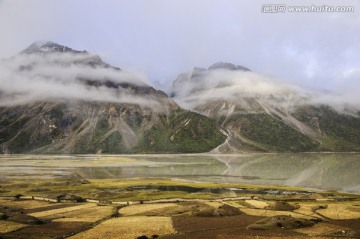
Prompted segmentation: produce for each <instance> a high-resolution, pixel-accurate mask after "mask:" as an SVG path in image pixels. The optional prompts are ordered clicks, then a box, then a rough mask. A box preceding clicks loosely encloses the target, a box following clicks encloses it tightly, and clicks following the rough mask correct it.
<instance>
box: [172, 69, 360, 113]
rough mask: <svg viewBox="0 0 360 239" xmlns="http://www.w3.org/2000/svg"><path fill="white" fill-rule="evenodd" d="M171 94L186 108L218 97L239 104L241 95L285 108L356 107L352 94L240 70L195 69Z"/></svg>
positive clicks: (176, 83) (186, 74) (356, 101)
mask: <svg viewBox="0 0 360 239" xmlns="http://www.w3.org/2000/svg"><path fill="white" fill-rule="evenodd" d="M172 94H173V95H174V96H175V97H174V99H175V100H176V101H177V102H179V103H180V104H181V105H182V106H183V107H185V108H188V109H196V108H197V107H199V106H201V105H203V104H206V103H208V102H214V101H218V100H220V101H226V102H230V103H234V104H238V105H241V102H243V101H242V100H243V99H249V98H252V99H256V100H257V101H258V102H259V103H261V104H265V105H268V106H272V107H279V108H282V109H285V110H292V109H293V108H294V107H296V106H300V105H304V104H312V105H322V104H326V105H331V106H332V107H334V108H335V109H337V110H338V111H343V110H344V109H347V110H350V109H351V110H353V109H356V110H360V102H359V100H358V97H357V95H356V94H338V93H337V94H335V93H332V92H319V91H311V90H308V89H304V88H302V87H299V86H296V85H293V84H290V83H288V82H284V81H282V80H280V79H278V78H275V77H272V76H267V75H263V74H259V73H256V72H252V71H241V70H236V71H234V70H226V69H216V70H197V69H195V70H194V71H192V72H189V73H185V74H182V75H180V76H179V77H178V79H177V81H176V82H175V83H174V85H173V92H172Z"/></svg>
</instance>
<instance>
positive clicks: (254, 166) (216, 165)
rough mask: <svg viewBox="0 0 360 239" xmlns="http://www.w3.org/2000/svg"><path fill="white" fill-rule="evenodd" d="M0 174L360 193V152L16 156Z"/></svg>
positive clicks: (2, 161)
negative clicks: (176, 180) (146, 179)
mask: <svg viewBox="0 0 360 239" xmlns="http://www.w3.org/2000/svg"><path fill="white" fill-rule="evenodd" d="M0 175H1V176H0V179H2V180H15V179H36V178H57V177H82V178H90V179H91V178H128V177H171V178H180V179H187V180H196V181H207V182H221V183H246V184H258V185H287V186H298V187H306V188H316V189H326V190H337V191H344V192H351V193H357V194H360V154H350V153H349V154H345V153H343V154H336V153H331V154H315V153H313V154H252V155H126V156H124V155H120V156H114V155H111V156H99V155H86V156H81V155H80V156H78V155H76V156H75V155H70V156H64V155H60V156H58V155H51V156H48V155H12V156H1V157H0Z"/></svg>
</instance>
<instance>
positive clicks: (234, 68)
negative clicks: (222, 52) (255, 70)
mask: <svg viewBox="0 0 360 239" xmlns="http://www.w3.org/2000/svg"><path fill="white" fill-rule="evenodd" d="M218 69H223V70H232V71H237V70H241V71H251V70H250V69H249V68H246V67H244V66H240V65H238V66H236V65H234V64H232V63H228V62H217V63H215V64H213V65H212V66H210V67H209V70H218Z"/></svg>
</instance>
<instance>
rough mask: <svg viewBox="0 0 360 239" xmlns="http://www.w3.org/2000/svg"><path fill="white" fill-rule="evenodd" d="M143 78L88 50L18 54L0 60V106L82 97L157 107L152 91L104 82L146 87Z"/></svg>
mask: <svg viewBox="0 0 360 239" xmlns="http://www.w3.org/2000/svg"><path fill="white" fill-rule="evenodd" d="M91 62H92V63H94V62H95V66H94V64H90V63H91ZM98 63H99V65H96V64H98ZM146 81H147V79H146V77H145V76H144V75H142V74H140V73H137V72H133V71H130V72H129V71H122V70H119V69H116V68H112V67H110V66H108V65H106V64H104V63H103V62H102V61H101V59H100V58H99V57H98V56H96V55H91V54H88V53H80V54H79V53H78V54H73V53H55V54H54V53H52V54H18V55H16V56H14V57H12V58H10V59H6V60H2V61H0V106H14V105H19V104H26V103H31V102H37V101H57V100H86V101H101V102H114V103H129V104H138V105H141V106H145V107H156V108H161V107H162V106H161V105H162V104H161V102H159V99H158V98H156V97H154V96H153V95H150V94H140V93H137V92H136V91H134V89H133V88H132V87H126V86H125V87H121V85H120V86H119V87H108V86H106V85H105V84H106V82H108V83H109V82H111V83H112V84H115V85H117V84H122V83H129V84H131V85H133V86H135V87H149V86H148V85H147V84H146V83H145V82H146ZM89 82H91V83H90V84H89ZM94 84H96V85H94Z"/></svg>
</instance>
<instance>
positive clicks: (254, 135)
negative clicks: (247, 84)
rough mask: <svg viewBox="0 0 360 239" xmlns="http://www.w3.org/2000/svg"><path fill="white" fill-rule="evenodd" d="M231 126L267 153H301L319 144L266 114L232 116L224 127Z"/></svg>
mask: <svg viewBox="0 0 360 239" xmlns="http://www.w3.org/2000/svg"><path fill="white" fill-rule="evenodd" d="M231 125H236V126H237V127H238V128H239V133H240V135H242V136H244V137H246V138H248V139H250V140H252V141H254V142H256V143H259V144H261V145H263V146H265V147H266V148H268V149H269V151H278V152H289V151H290V152H303V151H309V150H310V149H313V148H316V147H317V146H318V144H319V143H318V142H315V141H313V140H312V139H310V138H308V137H306V136H305V135H303V134H301V133H300V132H299V131H297V130H295V129H293V128H292V127H290V126H288V125H286V124H285V123H284V122H282V121H280V120H278V119H276V118H274V117H273V116H271V115H268V114H242V115H232V116H230V117H229V119H228V120H227V123H226V127H230V126H231ZM230 128H231V127H230Z"/></svg>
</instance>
